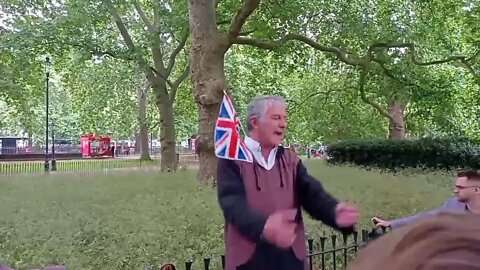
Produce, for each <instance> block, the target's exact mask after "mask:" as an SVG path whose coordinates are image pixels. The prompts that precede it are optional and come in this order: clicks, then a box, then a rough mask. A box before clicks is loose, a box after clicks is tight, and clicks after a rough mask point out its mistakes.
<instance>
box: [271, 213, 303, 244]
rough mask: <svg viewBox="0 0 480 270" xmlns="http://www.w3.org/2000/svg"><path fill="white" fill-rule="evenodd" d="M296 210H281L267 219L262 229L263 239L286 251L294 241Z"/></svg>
mask: <svg viewBox="0 0 480 270" xmlns="http://www.w3.org/2000/svg"><path fill="white" fill-rule="evenodd" d="M297 211H298V210H297V209H288V210H282V211H279V212H276V213H274V214H272V215H271V216H270V217H268V219H267V222H266V223H265V227H264V228H263V237H264V238H265V240H267V241H268V242H270V243H272V244H274V245H276V246H278V247H279V248H283V249H287V248H289V247H291V246H292V245H293V241H295V237H296V234H295V228H296V226H297V223H296V222H295V217H296V215H297Z"/></svg>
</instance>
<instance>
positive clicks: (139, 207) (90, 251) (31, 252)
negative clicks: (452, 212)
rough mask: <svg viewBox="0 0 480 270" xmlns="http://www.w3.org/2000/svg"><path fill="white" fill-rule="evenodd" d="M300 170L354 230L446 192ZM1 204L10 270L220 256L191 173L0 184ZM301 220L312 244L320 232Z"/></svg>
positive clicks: (210, 205)
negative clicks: (347, 207)
mask: <svg viewBox="0 0 480 270" xmlns="http://www.w3.org/2000/svg"><path fill="white" fill-rule="evenodd" d="M306 164H307V167H308V168H309V170H310V172H311V173H312V174H313V175H314V176H316V177H318V179H320V180H321V181H322V184H323V185H324V186H325V188H326V189H327V190H329V191H330V192H331V193H332V194H333V195H334V196H336V197H338V198H340V199H342V200H348V201H349V202H352V203H355V204H357V205H359V207H360V210H361V212H362V216H361V226H359V229H361V228H369V227H370V226H371V223H370V218H371V217H372V216H374V215H378V216H381V217H384V218H387V219H390V218H395V217H401V216H404V215H409V214H413V213H415V212H418V211H423V210H427V209H431V208H433V207H437V206H439V205H441V203H443V201H444V200H445V199H446V198H448V197H449V196H450V193H451V188H450V187H449V184H448V183H450V181H451V177H452V176H450V175H445V174H443V173H430V174H424V175H415V176H393V175H388V174H380V173H379V172H377V171H370V172H366V171H362V170H360V169H357V168H348V167H345V168H337V167H333V168H332V167H327V166H325V165H324V164H323V162H321V161H314V160H311V161H306ZM172 179H173V180H174V181H172ZM112 183H114V184H112ZM432 190H435V192H432ZM426 195H428V196H426ZM0 198H2V203H1V204H0V211H1V213H2V219H1V220H0V228H1V229H0V239H1V241H0V243H1V244H0V261H1V262H2V263H6V264H8V265H11V266H13V267H15V268H22V269H23V268H28V267H32V268H33V267H39V266H42V265H48V264H52V263H66V264H67V267H68V268H69V269H70V268H71V269H105V270H110V269H111V270H113V269H115V270H119V269H144V268H145V267H146V266H148V265H160V264H164V263H167V262H174V263H175V264H176V265H179V266H180V265H183V262H184V260H185V259H190V258H195V260H196V265H199V264H198V263H199V262H201V261H202V258H203V256H210V255H214V254H215V255H216V256H218V254H222V252H223V249H224V245H223V216H222V214H221V211H220V209H219V207H218V203H217V201H216V196H215V191H214V190H212V189H211V188H202V187H199V186H198V185H197V182H196V179H195V172H194V171H190V170H186V171H180V172H176V173H174V174H160V175H159V174H157V173H136V172H129V173H119V174H116V175H111V176H108V175H105V174H101V175H100V174H99V175H90V176H85V175H78V176H77V175H73V174H72V175H69V179H68V181H65V177H64V175H58V176H51V177H45V176H38V177H37V178H35V179H32V178H18V179H17V180H16V181H4V180H1V181H0ZM18 198H23V201H22V203H21V204H19V203H18ZM305 220H306V222H307V231H308V234H309V236H310V237H312V238H314V239H318V238H319V237H320V236H322V235H323V232H327V231H328V229H327V228H326V227H324V226H323V225H321V224H320V223H319V222H318V221H313V220H312V219H310V218H309V217H307V216H305ZM216 258H217V263H218V257H216ZM217 265H218V264H217Z"/></svg>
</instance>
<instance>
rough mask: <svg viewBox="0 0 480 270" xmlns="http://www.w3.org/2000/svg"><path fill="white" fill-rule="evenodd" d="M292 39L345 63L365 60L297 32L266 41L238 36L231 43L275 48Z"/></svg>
mask: <svg viewBox="0 0 480 270" xmlns="http://www.w3.org/2000/svg"><path fill="white" fill-rule="evenodd" d="M293 40H297V41H301V42H303V43H305V44H307V45H309V46H310V47H312V48H314V49H316V50H319V51H322V52H329V53H333V54H334V55H336V56H337V58H338V59H339V60H340V61H342V62H344V63H345V64H348V65H351V66H362V65H364V64H365V61H364V60H363V59H358V58H356V57H355V56H353V55H352V54H349V53H347V52H345V51H343V50H342V49H340V48H337V47H332V46H327V45H323V44H320V43H317V42H316V41H314V40H313V39H311V38H308V37H305V36H302V35H299V34H294V33H291V34H288V35H286V36H284V37H282V38H280V39H279V40H277V41H266V40H260V39H253V38H249V37H243V36H240V37H236V38H234V39H233V42H232V43H233V44H242V45H250V46H254V47H257V48H261V49H266V50H275V49H277V48H278V47H280V46H282V45H284V44H285V43H287V42H288V41H293Z"/></svg>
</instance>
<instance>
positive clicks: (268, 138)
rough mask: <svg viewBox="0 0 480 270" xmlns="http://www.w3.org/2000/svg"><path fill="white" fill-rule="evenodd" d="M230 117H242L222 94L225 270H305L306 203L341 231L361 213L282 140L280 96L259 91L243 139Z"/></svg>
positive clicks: (218, 134) (220, 186) (219, 148)
mask: <svg viewBox="0 0 480 270" xmlns="http://www.w3.org/2000/svg"><path fill="white" fill-rule="evenodd" d="M230 120H231V123H239V121H238V119H237V116H236V113H235V110H234V108H233V105H232V103H231V101H230V100H229V98H228V96H226V95H225V97H224V102H223V104H222V108H221V109H220V113H219V119H218V120H217V127H216V130H215V152H216V155H217V156H218V157H220V158H219V160H218V169H217V192H218V201H219V204H220V207H221V209H222V211H223V214H224V217H225V249H226V254H225V262H226V270H284V269H285V270H301V269H302V270H303V269H305V267H306V265H307V264H306V255H307V251H306V241H305V228H304V223H303V218H302V212H301V208H303V209H304V210H305V211H306V212H307V213H308V214H310V215H311V216H312V217H313V218H315V219H317V220H320V221H322V222H323V223H325V224H327V225H328V226H330V227H332V228H335V229H337V230H341V231H344V232H351V231H352V230H353V228H354V225H355V224H356V222H357V220H358V215H359V214H358V211H357V209H356V208H355V207H354V206H350V205H348V204H346V203H339V202H338V201H337V200H336V199H335V198H333V197H332V196H331V195H330V194H329V193H328V192H326V191H325V190H324V189H323V187H322V185H321V184H320V182H318V181H317V180H316V179H314V178H313V177H312V176H310V175H309V174H308V172H307V169H306V168H305V167H304V165H303V164H302V161H301V160H300V159H299V157H298V156H297V155H296V154H295V152H293V151H291V150H288V149H285V148H283V147H281V146H279V145H280V143H281V142H282V140H283V138H284V136H285V132H286V130H287V104H286V102H285V100H284V99H283V98H282V97H277V96H259V97H255V98H254V99H253V100H252V101H251V102H250V104H249V105H248V110H247V132H248V136H247V137H246V138H245V142H243V141H241V140H239V134H238V129H236V128H231V129H230V130H229V129H228V127H232V126H228V125H227V122H228V121H230ZM229 132H230V133H229ZM227 134H230V135H229V136H230V137H228V136H227ZM237 146H238V147H237ZM235 150H236V151H235Z"/></svg>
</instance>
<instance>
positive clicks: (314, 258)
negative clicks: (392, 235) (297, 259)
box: [145, 229, 386, 270]
mask: <svg viewBox="0 0 480 270" xmlns="http://www.w3.org/2000/svg"><path fill="white" fill-rule="evenodd" d="M385 233H386V231H385V229H383V230H378V229H372V230H371V231H368V230H361V231H360V235H359V232H354V233H353V234H350V235H346V234H343V235H337V234H332V235H330V236H328V237H327V236H323V237H320V239H319V240H318V241H314V240H313V239H311V238H310V239H308V240H307V245H308V254H307V261H306V263H308V265H309V267H308V269H309V270H320V269H321V270H340V269H346V267H347V265H348V263H349V262H350V261H352V259H354V258H355V254H356V253H357V251H358V250H359V249H361V248H362V247H364V246H365V245H367V244H368V242H369V241H372V240H374V239H376V238H378V237H380V236H381V235H383V234H385ZM202 266H203V267H202ZM194 267H195V268H194ZM201 267H202V269H204V270H214V269H225V256H224V255H223V254H222V255H216V256H206V257H203V258H201V260H200V261H197V260H194V259H189V260H186V261H185V264H184V268H177V267H176V266H174V265H173V264H167V265H164V266H163V267H161V268H156V267H146V268H145V270H156V269H162V270H163V269H169V270H175V269H177V270H180V269H185V270H193V269H201Z"/></svg>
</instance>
